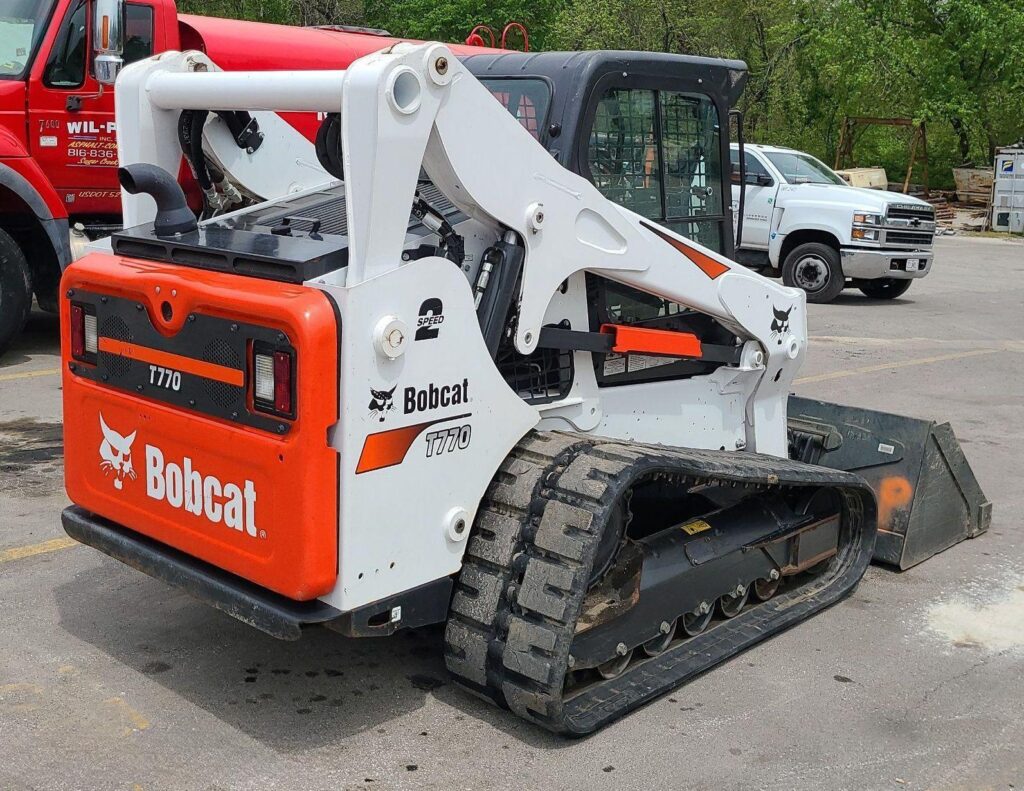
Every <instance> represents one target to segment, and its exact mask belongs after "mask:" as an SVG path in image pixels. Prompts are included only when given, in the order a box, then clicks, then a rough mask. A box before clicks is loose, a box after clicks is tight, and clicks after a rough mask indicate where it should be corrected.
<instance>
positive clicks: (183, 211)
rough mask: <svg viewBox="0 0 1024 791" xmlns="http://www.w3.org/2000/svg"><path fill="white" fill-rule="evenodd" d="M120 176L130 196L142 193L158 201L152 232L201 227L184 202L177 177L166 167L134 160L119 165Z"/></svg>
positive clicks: (180, 231) (166, 233)
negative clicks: (132, 163)
mask: <svg viewBox="0 0 1024 791" xmlns="http://www.w3.org/2000/svg"><path fill="white" fill-rule="evenodd" d="M117 178H118V180H119V181H120V182H121V186H122V187H123V188H124V190H125V191H126V192H128V193H130V194H131V195H138V194H139V193H140V192H143V193H145V194H146V195H150V196H152V198H153V200H155V201H156V219H154V220H153V232H154V233H155V234H156V235H157V236H161V237H163V236H174V235H176V234H183V233H191V232H192V231H194V230H196V229H197V228H198V227H199V224H198V223H197V222H196V217H195V215H194V214H193V213H192V210H191V209H190V208H189V207H188V203H186V202H185V193H184V192H183V191H182V189H181V187H180V186H179V184H178V182H177V181H176V180H175V179H174V177H173V176H172V175H171V174H170V173H168V172H167V171H166V170H164V169H163V168H159V167H157V166H156V165H148V164H145V163H135V164H134V165H125V166H124V167H123V168H118V170H117Z"/></svg>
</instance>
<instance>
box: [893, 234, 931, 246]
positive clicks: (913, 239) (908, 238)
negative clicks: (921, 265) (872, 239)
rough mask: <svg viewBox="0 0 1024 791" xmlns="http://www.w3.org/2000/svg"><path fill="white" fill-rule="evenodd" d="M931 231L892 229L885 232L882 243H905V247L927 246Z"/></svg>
mask: <svg viewBox="0 0 1024 791" xmlns="http://www.w3.org/2000/svg"><path fill="white" fill-rule="evenodd" d="M933 236H934V235H933V234H932V232H931V231H893V230H887V231H886V232H885V239H884V243H885V244H889V245H905V246H907V247H928V246H930V245H931V243H932V238H933Z"/></svg>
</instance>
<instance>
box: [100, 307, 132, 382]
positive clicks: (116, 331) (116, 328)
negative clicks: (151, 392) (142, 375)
mask: <svg viewBox="0 0 1024 791" xmlns="http://www.w3.org/2000/svg"><path fill="white" fill-rule="evenodd" d="M99 335H100V337H101V338H113V339H114V340H115V341H122V342H123V343H131V340H132V331H131V330H130V329H128V324H127V323H126V322H125V320H124V319H122V318H121V317H120V316H108V317H107V318H106V319H104V321H103V324H101V325H100V332H99ZM100 365H101V366H102V367H103V368H105V369H106V371H107V373H108V374H109V375H110V376H111V377H113V378H115V379H121V378H123V377H125V376H128V374H130V373H131V372H132V365H133V363H132V359H131V358H130V357H122V356H121V355H120V354H110V353H109V352H100Z"/></svg>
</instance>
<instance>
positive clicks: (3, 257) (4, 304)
mask: <svg viewBox="0 0 1024 791" xmlns="http://www.w3.org/2000/svg"><path fill="white" fill-rule="evenodd" d="M31 309H32V276H31V275H30V274H29V268H28V261H26V260H25V254H24V253H23V252H22V251H21V248H20V247H18V243H17V242H15V241H14V239H12V238H11V236H10V234H8V233H7V232H6V231H3V230H0V354H3V353H4V352H5V351H7V347H8V346H10V344H11V342H12V341H13V340H14V339H15V338H17V337H18V335H19V333H20V332H21V330H22V328H23V327H24V326H25V321H26V320H27V319H28V313H29V310H31Z"/></svg>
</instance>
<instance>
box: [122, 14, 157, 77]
mask: <svg viewBox="0 0 1024 791" xmlns="http://www.w3.org/2000/svg"><path fill="white" fill-rule="evenodd" d="M124 29H125V36H124V63H125V65H126V66H127V65H128V64H129V63H134V62H135V61H137V60H142V59H143V58H148V57H149V56H150V55H152V54H153V9H152V7H151V6H148V5H134V4H132V3H129V4H128V5H127V7H126V8H125V15H124Z"/></svg>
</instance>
